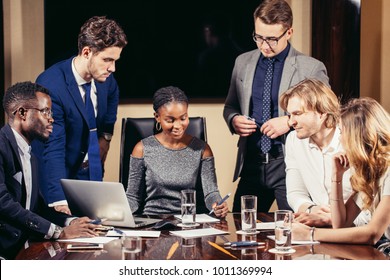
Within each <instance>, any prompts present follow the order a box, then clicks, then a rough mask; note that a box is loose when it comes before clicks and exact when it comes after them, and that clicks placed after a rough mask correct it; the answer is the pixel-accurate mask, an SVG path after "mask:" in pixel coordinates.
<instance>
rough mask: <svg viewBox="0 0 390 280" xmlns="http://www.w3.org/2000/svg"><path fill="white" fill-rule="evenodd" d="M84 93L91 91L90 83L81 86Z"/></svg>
mask: <svg viewBox="0 0 390 280" xmlns="http://www.w3.org/2000/svg"><path fill="white" fill-rule="evenodd" d="M81 86H82V87H83V89H84V90H85V92H86V93H89V92H90V91H91V82H89V83H85V84H82V85H81Z"/></svg>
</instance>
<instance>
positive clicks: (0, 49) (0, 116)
mask: <svg viewBox="0 0 390 280" xmlns="http://www.w3.org/2000/svg"><path fill="white" fill-rule="evenodd" d="M0 15H1V18H0V30H4V26H3V22H4V15H3V0H0ZM0 73H1V75H0V88H1V91H2V93H1V95H0V96H1V106H0V126H3V124H4V109H3V94H4V90H5V89H4V32H1V34H0Z"/></svg>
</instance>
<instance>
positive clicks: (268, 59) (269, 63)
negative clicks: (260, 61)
mask: <svg viewBox="0 0 390 280" xmlns="http://www.w3.org/2000/svg"><path fill="white" fill-rule="evenodd" d="M266 61H267V65H268V66H270V65H272V64H273V63H274V62H275V58H274V57H272V58H267V60H266Z"/></svg>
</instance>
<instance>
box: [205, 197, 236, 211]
mask: <svg viewBox="0 0 390 280" xmlns="http://www.w3.org/2000/svg"><path fill="white" fill-rule="evenodd" d="M231 194H232V193H228V194H227V195H225V197H224V198H222V199H221V201H220V202H218V203H217V206H219V205H221V204H222V203H224V202H225V201H226V200H227V199H228V198H229V197H230V195H231ZM213 213H214V208H213V209H212V210H211V211H210V213H209V215H211V214H213Z"/></svg>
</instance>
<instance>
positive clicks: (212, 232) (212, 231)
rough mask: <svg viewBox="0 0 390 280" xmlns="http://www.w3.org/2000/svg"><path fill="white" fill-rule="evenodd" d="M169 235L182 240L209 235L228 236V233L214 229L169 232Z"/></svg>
mask: <svg viewBox="0 0 390 280" xmlns="http://www.w3.org/2000/svg"><path fill="white" fill-rule="evenodd" d="M169 233H170V234H173V235H176V236H180V237H182V238H195V237H203V236H209V235H219V234H229V232H226V231H223V230H219V229H215V228H201V229H190V230H177V231H170V232H169Z"/></svg>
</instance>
